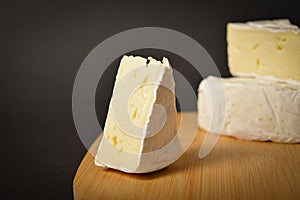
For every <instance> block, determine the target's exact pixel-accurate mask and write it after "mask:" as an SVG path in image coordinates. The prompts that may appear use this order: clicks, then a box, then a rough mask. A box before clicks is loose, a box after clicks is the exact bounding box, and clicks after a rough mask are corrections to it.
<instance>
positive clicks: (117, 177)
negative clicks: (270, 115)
mask: <svg viewBox="0 0 300 200" xmlns="http://www.w3.org/2000/svg"><path fill="white" fill-rule="evenodd" d="M182 114H183V115H184V114H185V113H182ZM189 114H191V113H189ZM194 115H195V118H196V113H194ZM205 134H206V132H205V131H203V130H201V129H198V133H197V136H196V138H195V140H194V142H193V143H192V145H191V146H190V148H189V149H188V150H187V152H185V153H184V154H183V155H182V156H181V157H180V158H179V159H178V160H177V161H176V162H174V163H173V164H171V165H170V166H169V167H167V168H165V169H162V170H160V171H157V172H152V173H148V174H126V173H123V172H120V171H116V170H113V169H108V168H102V167H97V166H95V165H94V158H93V156H92V155H91V154H90V153H87V154H86V155H85V157H84V158H83V160H82V162H81V164H80V166H79V168H78V171H77V173H76V176H75V178H74V181H73V194H74V199H299V198H300V144H279V143H271V142H255V141H245V140H239V139H235V138H230V137H225V136H221V137H220V138H219V140H218V142H217V144H216V145H215V147H214V148H213V150H212V151H211V152H210V153H209V154H208V155H207V156H206V157H205V158H203V159H199V158H198V152H199V150H200V146H201V144H202V141H203V139H204V136H205ZM100 140H101V137H99V138H98V139H97V140H96V141H95V143H94V144H93V146H92V147H91V151H92V152H95V151H96V149H97V147H98V144H99V141H100Z"/></svg>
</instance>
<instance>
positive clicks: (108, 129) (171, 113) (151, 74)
mask: <svg viewBox="0 0 300 200" xmlns="http://www.w3.org/2000/svg"><path fill="white" fill-rule="evenodd" d="M141 69H142V71H141ZM125 76H127V77H126V78H127V79H128V80H129V81H128V82H126V83H125V85H124V86H122V87H124V88H123V89H128V88H129V87H130V84H132V82H131V80H135V81H137V82H139V85H138V87H137V88H136V89H135V90H134V91H132V92H131V93H132V94H131V95H130V97H129V98H128V99H124V101H128V109H127V111H126V110H124V109H126V108H119V110H116V111H115V112H113V110H112V100H111V103H110V106H109V111H108V114H107V118H106V122H105V127H104V136H103V139H102V141H101V143H100V145H99V148H98V152H97V154H96V157H95V164H96V165H98V166H106V167H109V168H114V169H117V170H121V171H124V172H129V173H146V172H151V171H155V170H159V169H161V168H164V167H166V166H168V165H169V164H171V163H172V162H173V161H174V156H173V155H175V154H173V153H174V149H176V148H175V146H176V142H174V143H173V146H172V145H171V147H170V148H168V149H167V150H166V148H163V147H165V146H166V145H167V144H169V143H170V141H171V140H172V139H174V137H175V136H176V106H175V95H174V90H175V82H174V79H173V72H172V68H171V66H170V63H169V61H168V59H167V58H164V59H163V61H162V62H160V61H157V60H155V59H153V58H151V57H149V58H148V59H145V58H142V57H139V56H135V57H134V56H124V57H123V58H122V60H121V62H120V66H119V69H118V73H117V77H116V82H115V86H114V91H113V96H112V99H113V98H114V97H115V96H116V91H117V90H116V87H118V84H119V83H120V81H121V80H122V79H123V78H124V77H125ZM128 76H130V77H128ZM147 83H151V84H147ZM124 98H125V97H124ZM157 104H159V105H161V106H162V107H163V108H164V109H165V114H166V115H164V114H163V113H162V112H156V111H155V109H154V105H157ZM120 112H128V116H129V118H128V119H125V120H128V121H125V123H123V124H125V126H126V124H128V123H129V122H133V124H134V125H135V126H137V127H140V128H141V130H142V132H141V134H137V135H138V137H135V133H133V132H131V133H130V134H128V132H126V131H125V130H124V129H122V127H120V124H118V123H117V120H118V119H117V118H116V116H114V115H116V114H118V113H120ZM164 116H167V117H166V118H164ZM164 119H165V123H164V126H163V127H162V128H161V129H159V130H158V133H157V134H154V135H147V134H148V133H149V132H150V129H153V127H154V129H155V128H157V126H158V124H159V123H160V122H161V121H162V120H164ZM125 128H126V127H125ZM174 145H175V146H174Z"/></svg>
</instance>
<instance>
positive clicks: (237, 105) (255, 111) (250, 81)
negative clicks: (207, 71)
mask: <svg viewBox="0 0 300 200" xmlns="http://www.w3.org/2000/svg"><path fill="white" fill-rule="evenodd" d="M218 81H219V82H220V81H221V82H222V84H223V89H224V90H214V91H215V93H214V96H222V95H224V94H225V101H216V102H218V105H212V99H211V94H210V90H213V89H214V84H213V83H215V82H218ZM216 91H219V92H218V93H217V94H216ZM198 92H199V93H198V111H199V112H198V125H199V126H200V127H202V128H203V129H205V130H208V131H210V132H213V131H211V130H214V127H212V123H211V122H212V119H213V118H214V117H215V116H214V114H213V113H216V114H218V113H222V112H224V111H223V110H218V109H219V108H223V109H224V108H225V116H224V120H220V123H222V124H217V125H219V126H222V127H223V128H222V129H220V132H221V133H223V134H224V135H228V136H233V137H237V138H241V139H247V140H261V141H266V140H271V141H274V142H283V143H298V142H300V86H299V85H298V84H295V85H294V84H289V83H285V82H276V81H270V80H265V79H258V78H225V79H220V78H216V77H208V78H207V79H205V80H204V81H202V82H201V84H200V86H199V89H198ZM220 104H223V105H221V106H220ZM213 109H215V110H213ZM214 126H216V124H215V125H214ZM220 132H219V133H220Z"/></svg>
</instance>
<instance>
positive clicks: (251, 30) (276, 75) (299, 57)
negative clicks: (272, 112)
mask: <svg viewBox="0 0 300 200" xmlns="http://www.w3.org/2000/svg"><path fill="white" fill-rule="evenodd" d="M227 43H228V64H229V69H230V72H231V74H232V75H234V76H255V77H263V78H268V79H275V80H282V81H287V82H291V83H299V82H300V30H299V28H298V27H297V26H295V25H292V24H291V23H290V21H289V20H287V19H282V20H262V21H253V22H247V23H229V24H228V25H227Z"/></svg>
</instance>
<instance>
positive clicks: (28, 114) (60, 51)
mask: <svg viewBox="0 0 300 200" xmlns="http://www.w3.org/2000/svg"><path fill="white" fill-rule="evenodd" d="M208 2H210V3H208ZM220 2H221V3H218V2H216V1H198V2H196V1H195V2H189V1H179V2H178V3H177V2H175V1H168V2H167V1H161V2H159V1H144V2H143V1H130V2H129V1H113V0H110V1H107V2H102V1H99V2H87V1H69V2H67V1H64V2H62V1H49V2H45V1H34V2H33V1H18V2H17V1H1V4H0V22H1V28H0V29H1V31H0V36H1V39H0V41H1V42H0V45H1V48H0V51H1V52H0V55H1V60H0V92H1V93H0V103H1V104H0V105H1V107H0V113H1V115H0V128H1V139H0V141H1V143H0V149H1V158H0V160H1V161H0V162H1V163H0V173H1V174H0V184H1V185H0V199H28V198H31V199H71V198H72V180H73V177H74V175H75V172H76V170H77V167H78V166H79V163H80V161H81V159H82V157H83V156H84V154H85V153H86V149H85V148H84V147H83V145H82V143H81V141H80V139H79V137H78V135H77V132H76V129H75V126H74V124H73V118H72V100H71V97H72V87H73V82H74V79H75V76H76V72H77V70H78V69H79V67H80V65H81V63H82V61H83V59H84V58H85V57H86V55H87V54H88V53H89V52H90V51H91V50H92V49H93V48H94V47H95V46H96V45H97V44H99V43H100V42H102V41H103V40H105V39H106V38H108V37H110V36H112V35H114V34H116V33H119V32H121V31H124V30H127V29H131V28H136V27H144V26H156V27H166V28H170V29H174V30H177V31H180V32H182V33H184V34H187V35H188V36H190V37H192V38H193V39H195V40H196V41H198V42H199V43H200V44H201V45H202V46H203V47H204V48H205V49H206V50H207V51H208V52H209V54H210V55H211V56H212V58H213V59H214V61H215V63H216V64H217V66H218V67H219V69H220V71H221V73H222V76H224V77H228V76H230V74H229V72H228V69H227V64H226V63H227V59H226V57H227V55H226V40H225V36H226V23H227V22H229V21H247V20H256V19H272V18H289V19H290V20H291V21H292V22H293V23H294V24H297V25H300V15H299V6H297V1H294V2H292V1H288V0H285V1H279V2H274V1H271V2H267V1H266V2H263V1H262V2H261V1H257V2H254V1H220ZM259 2H260V3H259ZM136 53H139V54H141V55H153V56H155V57H157V58H158V59H160V58H161V57H162V56H163V55H167V56H168V57H169V58H170V60H171V62H172V64H173V67H174V68H180V67H182V66H183V65H185V64H186V61H184V60H183V59H181V58H178V57H176V55H173V54H170V53H168V52H162V51H155V50H141V51H137V52H136ZM117 65H118V60H116V62H114V63H113V64H112V65H111V66H110V68H109V69H108V70H107V72H106V75H107V76H105V77H107V79H106V80H103V79H101V81H100V83H99V87H98V90H97V95H96V96H97V98H96V104H97V111H99V113H98V114H99V116H98V117H99V121H100V123H101V124H103V121H104V119H105V115H106V109H107V103H108V101H109V98H110V94H111V88H112V84H113V80H114V73H115V70H116V67H117ZM186 65H187V67H186V68H187V71H186V75H187V78H189V80H190V82H191V83H192V84H193V87H194V88H197V85H198V83H199V81H200V80H201V76H198V75H197V74H196V75H195V74H193V73H191V71H190V70H189V67H188V64H186ZM189 73H190V74H189Z"/></svg>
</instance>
